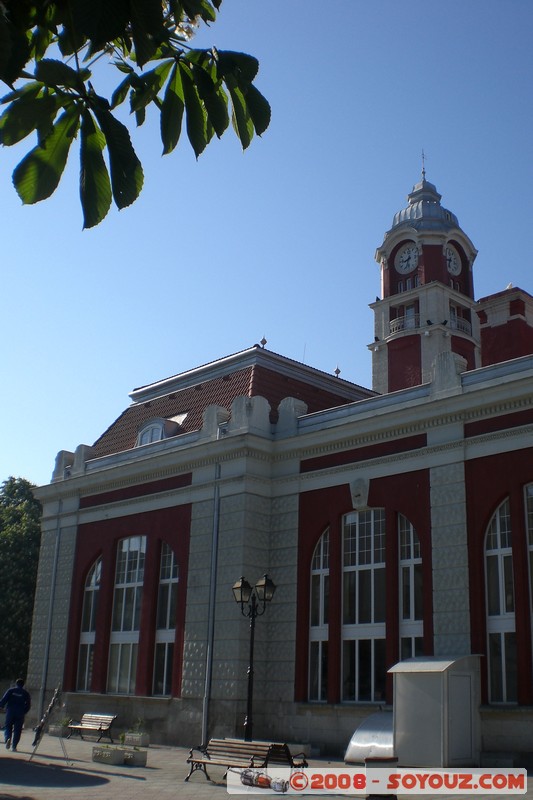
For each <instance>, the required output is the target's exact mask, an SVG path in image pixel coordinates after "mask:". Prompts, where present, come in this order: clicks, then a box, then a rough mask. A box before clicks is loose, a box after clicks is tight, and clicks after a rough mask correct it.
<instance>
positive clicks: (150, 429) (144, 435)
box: [135, 412, 187, 447]
mask: <svg viewBox="0 0 533 800" xmlns="http://www.w3.org/2000/svg"><path fill="white" fill-rule="evenodd" d="M186 416H187V412H185V413H183V414H178V415H177V416H176V417H172V418H171V419H165V418H163V417H157V418H155V419H150V420H147V421H146V422H144V423H143V425H142V426H141V427H140V428H139V433H138V434H137V441H136V443H135V446H136V447H142V445H145V444H152V442H160V441H161V440H162V439H168V437H169V436H176V434H178V433H180V428H181V425H182V422H183V421H184V419H185V417H186Z"/></svg>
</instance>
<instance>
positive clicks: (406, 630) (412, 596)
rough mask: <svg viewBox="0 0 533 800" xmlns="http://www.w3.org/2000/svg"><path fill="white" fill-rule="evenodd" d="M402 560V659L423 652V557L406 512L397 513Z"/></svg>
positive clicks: (400, 560)
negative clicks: (404, 513) (405, 515)
mask: <svg viewBox="0 0 533 800" xmlns="http://www.w3.org/2000/svg"><path fill="white" fill-rule="evenodd" d="M398 545H399V555H400V558H399V562H400V604H399V606H400V659H402V660H403V659H405V658H413V657H414V656H420V655H422V642H423V638H422V637H423V622H422V558H421V555H420V541H419V539H418V535H417V533H416V531H415V529H414V527H413V526H412V524H411V523H410V522H409V520H408V519H407V517H404V515H403V514H399V515H398Z"/></svg>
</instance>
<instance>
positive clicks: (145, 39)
mask: <svg viewBox="0 0 533 800" xmlns="http://www.w3.org/2000/svg"><path fill="white" fill-rule="evenodd" d="M130 13H131V29H132V37H133V44H134V47H135V58H136V61H137V64H138V65H139V66H140V67H142V66H143V65H144V64H146V62H147V61H149V60H150V59H151V58H152V56H153V55H154V53H155V51H156V48H157V46H158V44H159V42H160V41H162V39H163V38H164V36H165V35H166V30H165V27H164V26H163V4H162V3H161V0H130Z"/></svg>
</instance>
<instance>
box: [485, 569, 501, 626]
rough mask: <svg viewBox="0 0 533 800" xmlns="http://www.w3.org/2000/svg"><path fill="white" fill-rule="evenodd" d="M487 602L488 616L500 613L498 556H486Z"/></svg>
mask: <svg viewBox="0 0 533 800" xmlns="http://www.w3.org/2000/svg"><path fill="white" fill-rule="evenodd" d="M487 603H488V612H489V616H498V615H499V613H500V585H499V571H498V556H487Z"/></svg>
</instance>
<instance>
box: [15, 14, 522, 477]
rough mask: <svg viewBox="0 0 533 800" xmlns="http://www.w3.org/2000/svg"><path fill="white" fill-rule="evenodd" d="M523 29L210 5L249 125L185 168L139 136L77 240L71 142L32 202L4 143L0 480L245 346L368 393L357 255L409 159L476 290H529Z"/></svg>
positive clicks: (397, 202) (366, 333)
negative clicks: (107, 207) (450, 224)
mask: <svg viewBox="0 0 533 800" xmlns="http://www.w3.org/2000/svg"><path fill="white" fill-rule="evenodd" d="M330 5H331V12H330V13H326V12H327V9H328V8H329V7H330ZM532 23H533V3H532V2H531V0H468V2H465V0H448V2H446V3H436V2H432V3H429V2H427V0H409V2H398V0H337V2H335V3H332V4H328V3H320V4H319V3H318V2H315V1H314V0H310V2H304V0H292V2H286V1H285V2H281V1H280V0H269V2H265V0H224V2H223V4H222V8H221V11H220V15H219V19H218V21H217V22H216V24H214V25H213V26H212V27H211V28H210V29H207V30H206V29H204V31H203V32H202V33H201V34H200V35H199V36H198V37H197V45H198V46H208V45H211V44H215V45H216V46H217V47H218V48H219V49H231V50H242V51H246V52H249V53H252V54H254V55H255V56H257V57H258V58H259V60H260V62H261V68H260V73H259V77H258V80H257V86H258V88H259V89H260V90H261V91H262V92H263V94H264V95H265V96H266V97H267V98H268V99H269V101H270V103H271V105H272V122H271V126H270V128H269V130H268V131H267V132H266V133H265V134H264V136H263V137H262V138H261V139H256V140H254V142H253V143H252V145H251V147H250V148H249V149H248V151H246V153H244V154H243V153H242V151H241V150H240V146H239V143H238V141H237V139H236V138H235V136H234V135H233V134H232V133H231V132H229V133H227V134H226V136H225V137H224V138H223V139H222V140H221V141H220V142H217V141H215V142H213V143H212V144H211V145H210V146H209V147H208V149H207V150H206V152H205V153H204V155H202V156H201V158H200V160H199V161H198V162H196V160H195V158H194V155H193V153H192V150H191V149H190V147H189V145H188V143H187V142H186V141H185V140H184V141H183V142H182V143H181V144H180V145H179V146H178V148H177V150H176V151H175V152H174V153H173V154H172V155H170V156H166V157H164V158H162V157H161V155H160V153H161V145H160V142H159V140H158V131H157V128H156V127H155V126H147V127H146V129H144V128H143V129H140V131H139V132H138V135H137V134H135V136H134V141H135V142H136V145H137V146H138V152H139V154H140V156H141V160H142V161H143V164H144V167H145V175H146V183H145V188H144V190H143V193H142V195H141V198H140V199H139V201H138V202H137V203H136V204H135V205H133V206H132V207H131V208H129V209H126V210H124V211H121V212H118V211H116V210H115V209H114V210H112V211H111V212H110V214H109V215H108V217H107V219H106V220H105V221H104V222H103V223H102V224H101V225H100V226H99V227H98V228H96V229H93V230H90V231H82V230H81V227H82V217H81V210H80V207H79V203H78V190H77V173H78V163H77V151H76V152H75V149H73V152H72V154H71V163H70V165H69V174H68V175H67V178H66V180H64V182H63V184H64V185H63V184H62V185H61V186H60V189H59V190H58V191H57V192H56V194H55V195H54V196H53V198H52V199H51V200H49V201H46V202H45V203H41V204H39V205H36V206H33V207H24V206H21V205H20V201H19V199H18V197H17V195H16V194H15V191H14V189H13V188H12V186H11V178H10V175H11V171H12V169H13V166H14V164H15V163H16V161H17V160H18V159H17V158H16V156H17V153H16V152H13V151H12V149H4V150H3V151H2V159H1V162H0V199H1V209H2V214H1V217H0V226H1V239H0V241H1V252H2V314H1V316H0V325H1V333H2V343H3V353H2V371H1V381H2V385H1V397H2V406H3V413H2V415H1V417H0V425H1V436H0V441H1V447H0V480H4V479H6V478H7V477H8V476H9V475H15V476H21V477H26V478H28V479H29V480H31V481H33V482H35V483H37V484H42V483H47V482H48V481H49V480H50V476H51V472H52V469H53V465H54V459H55V456H56V453H57V451H58V450H60V449H65V450H74V449H75V448H76V446H77V445H78V444H81V443H85V444H92V443H93V442H94V441H95V440H96V439H97V438H98V437H99V436H100V434H101V433H102V432H103V431H104V430H105V429H106V428H107V427H108V425H109V424H111V422H113V420H114V419H115V418H116V417H117V416H118V415H119V414H120V413H121V412H122V411H123V409H124V408H126V406H127V405H128V404H129V402H130V401H129V397H128V393H129V392H130V391H131V390H132V389H133V388H134V387H137V386H141V385H144V384H147V383H150V382H152V381H155V380H158V379H161V378H164V377H167V376H169V375H174V374H176V373H179V372H181V371H183V370H187V369H190V368H192V367H194V366H197V365H199V364H204V363H206V362H209V361H212V360H215V359H217V358H219V357H223V356H225V355H228V354H230V353H234V352H236V351H239V350H241V349H244V348H246V347H249V346H250V345H252V344H253V343H255V342H258V341H259V340H260V339H261V338H262V336H265V337H266V338H267V340H268V344H267V347H268V348H269V349H271V350H274V351H275V352H277V353H281V354H283V355H286V356H288V357H290V358H294V359H297V360H299V361H305V362H306V363H307V364H310V365H312V366H315V367H318V368H319V369H322V370H325V371H327V372H333V370H334V369H335V367H336V366H337V365H339V367H340V369H341V377H343V378H345V379H347V380H353V381H355V382H357V383H360V384H363V385H365V386H370V384H371V355H370V352H369V351H368V350H367V348H366V345H367V344H368V343H369V342H370V341H371V340H372V338H373V327H372V324H373V322H372V314H371V312H370V310H369V308H368V303H370V302H372V301H373V300H374V298H375V296H376V295H377V294H378V293H379V290H380V288H379V287H380V284H379V267H378V265H377V264H376V263H375V261H374V253H375V250H376V247H377V246H378V245H379V244H381V241H382V238H383V234H384V232H385V231H386V230H388V228H390V225H391V223H392V217H393V215H394V213H395V212H396V211H397V210H399V209H400V208H402V207H404V205H405V204H406V195H407V193H408V192H409V191H411V189H412V187H413V185H414V184H415V183H416V182H417V181H418V180H419V178H420V171H421V152H422V149H424V151H425V153H426V170H427V178H428V180H430V181H431V182H433V183H435V184H436V186H437V188H438V190H439V191H440V192H441V194H442V196H443V197H442V203H443V205H444V206H445V207H446V208H449V209H450V210H452V211H453V212H454V213H456V214H457V216H458V218H459V223H460V224H461V226H462V227H463V229H464V230H465V232H466V233H467V234H468V235H469V236H470V238H471V239H472V241H473V242H474V244H475V246H476V247H477V248H478V250H479V255H478V258H477V261H476V265H475V289H476V296H477V297H482V296H484V295H486V294H490V293H492V292H495V291H500V290H501V289H503V288H505V286H506V285H507V284H508V283H509V282H511V283H513V285H515V286H520V287H521V288H523V289H525V290H526V291H529V292H531V293H533V270H532V267H533V256H532V255H531V252H530V240H531V229H532V220H533V198H532V187H533V175H532V165H533V159H532V156H533V145H532V130H533V115H532V85H533V48H532V47H531V37H532V33H533V24H532ZM28 142H29V143H30V145H29V146H33V142H31V140H28ZM28 149H29V148H28ZM21 152H22V151H21V150H19V157H20V153H21Z"/></svg>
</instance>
